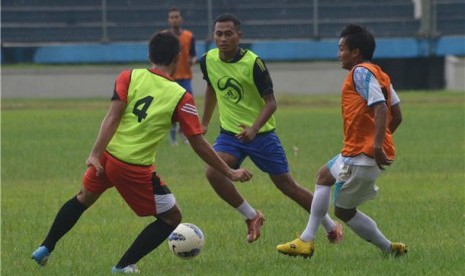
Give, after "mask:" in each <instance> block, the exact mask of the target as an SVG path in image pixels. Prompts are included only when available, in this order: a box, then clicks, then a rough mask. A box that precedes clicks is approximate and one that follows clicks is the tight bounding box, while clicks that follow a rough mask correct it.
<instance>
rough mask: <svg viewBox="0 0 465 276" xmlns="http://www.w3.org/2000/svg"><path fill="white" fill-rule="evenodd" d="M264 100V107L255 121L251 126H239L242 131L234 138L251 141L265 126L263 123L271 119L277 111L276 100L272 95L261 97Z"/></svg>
mask: <svg viewBox="0 0 465 276" xmlns="http://www.w3.org/2000/svg"><path fill="white" fill-rule="evenodd" d="M263 99H264V100H265V106H264V107H263V109H262V111H261V112H260V114H259V115H258V117H257V119H256V120H255V122H254V123H253V125H252V126H246V125H241V127H242V131H241V132H240V133H238V134H236V138H237V139H239V140H242V141H246V142H247V141H251V140H253V139H254V138H255V136H256V135H257V133H258V131H259V130H260V129H261V128H262V127H263V125H265V123H266V122H267V121H268V120H269V119H270V118H271V116H272V115H273V113H274V112H275V111H276V109H277V106H278V105H277V103H276V99H275V97H274V94H273V93H271V94H267V95H264V96H263Z"/></svg>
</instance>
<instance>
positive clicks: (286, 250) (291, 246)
mask: <svg viewBox="0 0 465 276" xmlns="http://www.w3.org/2000/svg"><path fill="white" fill-rule="evenodd" d="M276 250H278V252H279V253H282V254H285V255H289V256H293V257H295V256H301V257H304V258H309V257H311V256H312V255H313V251H314V250H315V249H314V246H313V241H308V242H304V241H303V240H301V239H300V238H297V239H295V240H293V241H290V242H288V243H285V244H279V245H278V246H276Z"/></svg>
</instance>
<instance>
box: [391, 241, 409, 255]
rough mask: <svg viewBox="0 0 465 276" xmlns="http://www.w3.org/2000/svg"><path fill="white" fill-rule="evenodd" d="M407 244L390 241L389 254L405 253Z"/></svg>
mask: <svg viewBox="0 0 465 276" xmlns="http://www.w3.org/2000/svg"><path fill="white" fill-rule="evenodd" d="M407 251H408V250H407V245H405V244H403V243H400V242H393V243H391V254H392V255H394V256H402V255H405V254H407Z"/></svg>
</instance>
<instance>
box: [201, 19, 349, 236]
mask: <svg viewBox="0 0 465 276" xmlns="http://www.w3.org/2000/svg"><path fill="white" fill-rule="evenodd" d="M240 25H241V22H240V21H239V19H238V18H237V17H236V16H235V15H233V14H222V15H220V16H218V17H217V18H216V19H215V21H214V22H213V38H214V40H215V43H216V46H217V48H215V49H212V50H210V51H208V52H207V53H206V54H205V55H204V56H203V57H202V58H201V60H200V61H199V62H200V67H201V70H202V73H203V76H204V79H205V80H206V82H207V87H206V91H205V105H204V112H203V117H202V125H203V126H204V128H205V131H207V126H208V124H209V122H210V119H211V117H212V114H213V111H214V109H215V106H216V104H218V107H219V115H220V124H221V130H220V134H219V136H218V137H217V139H216V141H215V143H214V145H213V148H214V149H215V150H216V151H217V152H218V154H219V155H220V157H221V158H222V159H223V160H224V161H226V163H228V165H229V166H230V167H231V168H237V167H238V166H240V164H241V163H242V161H243V160H244V159H245V158H246V157H249V158H250V159H251V160H252V161H253V162H254V164H255V165H256V166H257V167H258V168H259V169H260V170H262V171H263V172H265V173H268V175H269V176H270V178H271V180H272V181H273V183H274V184H275V186H276V187H277V188H278V189H279V190H280V191H281V192H282V193H284V194H285V195H286V196H288V197H289V198H291V199H292V200H294V201H295V202H297V203H298V204H299V205H300V206H301V207H302V208H304V209H305V210H306V211H307V212H308V211H309V210H310V206H311V203H312V194H311V193H310V192H309V191H308V190H306V189H304V188H303V187H301V186H300V185H299V184H297V183H296V181H295V180H294V179H293V178H292V176H291V174H290V172H289V166H288V162H287V158H286V154H285V152H284V150H283V147H282V145H281V142H280V140H279V138H278V136H277V135H276V133H275V131H274V130H275V128H276V121H275V118H274V116H273V113H274V112H275V111H276V107H277V104H276V100H275V97H274V94H273V84H272V81H271V77H270V74H269V72H268V69H267V68H266V66H265V63H264V62H263V60H261V59H260V58H259V57H258V56H257V55H256V54H254V53H253V52H252V51H250V50H246V49H242V48H240V47H239V41H240V38H241V36H242V31H241V29H240ZM206 176H207V178H208V180H209V182H210V184H211V186H212V187H213V189H214V190H215V192H216V193H217V194H218V195H219V196H220V197H221V198H222V199H223V200H225V201H226V202H227V203H228V204H229V205H230V206H232V207H233V208H235V209H236V210H237V211H238V212H239V213H241V214H242V215H243V216H244V217H245V219H246V223H247V227H248V229H247V241H248V242H254V241H256V240H257V239H258V238H259V237H260V228H261V226H262V224H263V222H264V220H265V219H264V216H263V214H262V213H261V212H260V211H258V210H256V209H255V208H253V207H252V206H251V205H250V204H249V203H248V202H247V201H246V200H245V199H244V198H243V197H242V196H241V195H240V194H239V192H238V191H237V189H236V188H235V187H234V185H233V184H232V183H231V181H230V180H228V179H227V178H226V177H224V176H223V175H222V174H221V173H220V172H219V171H218V170H216V169H215V168H213V167H211V166H208V167H207V170H206ZM323 225H324V227H325V230H326V232H327V233H328V238H329V240H330V241H331V242H338V241H339V240H340V239H341V238H342V229H341V225H340V224H338V223H336V222H334V221H333V220H332V219H331V218H330V217H329V216H328V215H326V216H325V218H324V220H323Z"/></svg>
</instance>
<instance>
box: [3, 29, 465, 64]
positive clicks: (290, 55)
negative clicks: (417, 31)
mask: <svg viewBox="0 0 465 276" xmlns="http://www.w3.org/2000/svg"><path fill="white" fill-rule="evenodd" d="M337 42H338V41H337V40H334V39H327V40H317V41H313V40H311V41H304V40H295V41H293V40H286V41H259V42H254V43H249V44H247V43H245V44H242V47H244V48H248V49H251V50H252V51H254V52H255V53H257V54H258V55H260V56H261V57H262V58H263V59H264V60H266V61H306V60H310V61H311V60H332V59H336V53H337V50H338V48H337ZM213 46H214V45H213V44H210V43H208V42H204V41H197V43H196V50H197V53H198V55H199V56H201V55H202V54H203V53H205V52H206V50H207V49H209V48H211V47H213ZM446 55H456V56H465V36H464V37H443V38H438V39H434V40H431V39H415V38H399V39H396V38H386V39H377V48H376V52H375V57H376V58H378V59H384V58H417V57H429V56H446ZM1 61H2V63H38V64H76V63H87V64H89V63H97V64H100V63H133V62H147V43H146V42H138V43H109V44H98V43H95V44H65V45H50V46H30V47H5V48H4V47H2V56H1Z"/></svg>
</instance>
